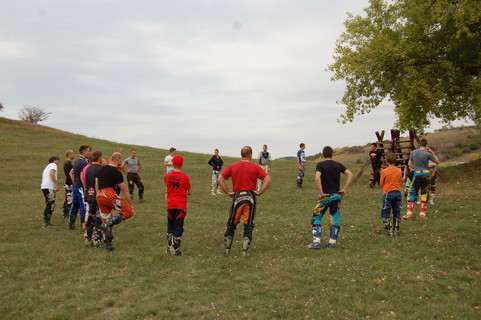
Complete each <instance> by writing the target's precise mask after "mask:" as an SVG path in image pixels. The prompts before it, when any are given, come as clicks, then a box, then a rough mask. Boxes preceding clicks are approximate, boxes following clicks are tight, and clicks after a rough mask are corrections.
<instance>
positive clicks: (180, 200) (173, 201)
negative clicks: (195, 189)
mask: <svg viewBox="0 0 481 320" xmlns="http://www.w3.org/2000/svg"><path fill="white" fill-rule="evenodd" d="M172 164H173V165H174V171H172V172H169V173H167V174H166V175H165V176H164V182H165V185H166V187H167V253H170V254H172V255H175V256H179V255H181V254H182V251H181V250H180V244H181V243H182V234H183V233H184V219H185V216H186V214H187V196H189V195H191V194H192V193H191V185H190V179H189V177H188V176H187V175H186V174H184V173H182V166H183V165H184V158H182V157H181V156H174V157H173V158H172Z"/></svg>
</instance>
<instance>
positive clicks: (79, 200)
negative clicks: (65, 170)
mask: <svg viewBox="0 0 481 320" xmlns="http://www.w3.org/2000/svg"><path fill="white" fill-rule="evenodd" d="M90 150H91V149H90V146H87V145H82V146H80V148H79V157H78V159H77V160H76V161H75V163H74V165H73V168H72V170H70V177H71V178H72V180H73V183H72V187H73V199H72V210H71V211H70V223H69V229H70V230H74V229H75V220H77V214H78V213H80V225H81V226H82V229H84V222H85V221H84V220H85V213H86V210H85V199H84V188H83V184H82V181H81V180H80V174H81V173H82V170H83V169H84V167H85V166H86V165H87V163H88V160H87V155H88V154H89V152H90ZM84 231H85V230H82V232H84Z"/></svg>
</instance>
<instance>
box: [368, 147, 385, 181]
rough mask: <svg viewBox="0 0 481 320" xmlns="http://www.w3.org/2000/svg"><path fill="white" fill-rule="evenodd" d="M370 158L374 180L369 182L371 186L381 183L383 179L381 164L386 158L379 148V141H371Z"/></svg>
mask: <svg viewBox="0 0 481 320" xmlns="http://www.w3.org/2000/svg"><path fill="white" fill-rule="evenodd" d="M369 158H370V159H371V166H372V180H371V182H370V183H369V186H370V187H371V188H374V186H375V185H376V182H377V184H379V181H380V179H381V166H382V162H383V160H384V157H383V155H382V151H381V150H379V149H378V147H377V143H371V151H369Z"/></svg>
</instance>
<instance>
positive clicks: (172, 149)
mask: <svg viewBox="0 0 481 320" xmlns="http://www.w3.org/2000/svg"><path fill="white" fill-rule="evenodd" d="M169 152H170V155H172V156H173V155H174V154H176V153H177V149H176V148H174V147H172V148H170V149H169Z"/></svg>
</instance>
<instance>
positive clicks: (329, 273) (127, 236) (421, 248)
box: [0, 118, 481, 320]
mask: <svg viewBox="0 0 481 320" xmlns="http://www.w3.org/2000/svg"><path fill="white" fill-rule="evenodd" d="M166 143H167V142H166ZM81 144H90V145H91V146H92V147H93V148H94V149H100V150H102V151H103V152H104V153H105V154H110V153H111V152H113V151H114V149H115V148H116V147H123V148H124V149H125V150H129V149H130V148H131V147H132V146H129V145H124V144H118V143H111V142H108V141H103V140H96V139H92V138H87V137H83V136H79V135H73V134H69V133H65V132H62V131H58V130H54V129H51V128H46V127H43V126H38V125H29V124H26V123H23V122H18V121H14V120H7V119H3V118H0V146H1V147H0V148H1V153H0V164H1V167H2V169H3V171H2V177H1V179H0V213H1V214H0V226H1V229H0V230H1V232H0V283H1V285H0V299H1V304H0V318H1V319H423V320H425V319H480V318H481V290H480V289H481V277H480V275H481V259H480V256H481V235H480V218H481V217H480V211H479V208H480V201H479V195H480V191H481V182H480V180H481V179H480V178H481V172H480V171H481V162H480V161H476V162H473V163H470V164H467V165H463V166H457V167H452V168H445V169H444V171H443V172H444V174H445V176H446V177H447V179H448V183H442V182H441V183H440V184H439V193H438V201H437V203H436V204H435V205H434V206H430V208H429V209H428V215H429V220H427V221H419V220H415V221H409V222H404V221H403V222H402V224H401V237H398V238H390V237H385V236H382V232H381V230H382V223H381V221H380V207H381V195H382V191H381V189H370V188H368V187H367V179H368V176H367V175H366V174H365V175H364V176H363V177H362V178H361V180H360V181H359V182H358V183H357V184H355V185H354V186H353V187H352V188H351V189H350V190H349V194H348V196H347V197H346V198H345V199H344V201H343V208H342V214H341V219H342V227H341V232H340V236H339V240H338V247H337V248H335V249H324V248H323V249H322V250H318V251H315V250H309V249H307V248H306V245H307V244H308V243H309V242H310V240H311V237H310V225H309V222H310V213H311V210H312V208H313V207H314V204H315V199H316V191H315V188H314V183H313V180H314V179H313V178H314V173H313V171H314V168H315V163H313V162H311V163H308V175H307V178H306V179H305V182H304V185H305V188H304V190H296V189H295V179H296V172H295V164H294V162H292V161H287V160H278V161H274V162H273V169H272V172H271V177H272V179H273V184H272V186H271V188H270V189H269V190H268V191H267V193H266V194H264V195H263V196H262V197H260V198H259V202H258V203H259V206H258V214H257V218H256V228H255V231H254V241H253V246H252V248H251V251H250V256H249V257H248V258H242V255H241V243H240V240H241V239H240V238H241V232H237V234H236V242H235V244H234V247H233V250H232V252H231V256H229V257H224V256H223V255H222V248H223V232H224V229H225V222H226V220H227V214H228V209H229V206H230V199H229V198H228V197H227V196H225V195H224V196H210V192H209V189H210V187H209V184H210V170H209V166H208V165H207V161H208V159H209V158H210V155H206V154H194V153H187V152H180V154H181V155H182V156H184V157H185V170H184V172H185V173H187V174H188V175H189V176H190V178H191V182H192V185H193V195H192V196H191V197H190V199H189V211H188V215H187V219H186V225H185V233H184V237H183V240H184V241H183V251H184V253H185V254H184V255H183V256H180V257H175V256H170V255H167V254H165V253H164V246H165V220H166V218H165V201H164V199H163V195H164V187H163V185H162V176H163V173H164V169H163V166H162V163H163V158H164V156H165V155H166V154H167V151H166V150H159V149H154V148H149V147H143V146H135V147H136V149H137V151H138V157H139V158H140V160H141V161H142V163H143V170H142V172H141V176H142V180H143V182H144V185H145V186H146V193H145V198H146V201H145V203H139V204H136V214H135V216H134V217H133V218H132V219H130V220H127V221H125V222H124V223H122V224H120V225H118V226H116V228H115V233H116V239H115V241H114V245H115V247H116V248H117V250H115V251H114V252H107V251H106V250H104V249H95V248H86V247H85V246H84V244H83V241H82V237H81V235H80V233H79V232H78V231H69V230H67V222H66V221H65V220H62V218H61V209H59V207H60V206H61V201H62V200H63V194H62V193H60V194H59V201H58V202H57V203H58V207H57V209H56V210H55V212H54V215H53V219H52V222H53V223H54V224H55V225H56V227H52V228H48V229H43V228H42V212H43V208H44V202H43V197H42V194H41V192H40V190H39V185H40V177H41V172H42V170H43V168H44V167H45V166H46V164H47V159H48V157H49V156H51V155H55V154H56V155H59V156H62V159H63V155H64V152H65V150H67V149H74V150H77V149H78V147H79V146H80V145H81ZM167 144H168V143H167ZM240 147H241V146H239V149H240ZM226 160H227V161H226ZM237 160H238V159H232V158H226V159H224V161H226V162H228V163H231V162H233V161H237ZM61 163H63V160H62V161H61ZM346 166H347V167H348V168H350V169H351V171H353V172H354V173H357V171H358V170H359V167H360V166H359V165H356V164H346ZM59 177H60V181H63V178H64V177H63V175H62V174H59ZM326 218H327V217H326ZM327 223H328V220H325V225H327ZM240 229H241V230H242V227H240ZM325 229H327V228H325ZM322 241H323V243H324V244H325V243H326V242H327V238H326V232H324V234H323V238H322Z"/></svg>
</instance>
